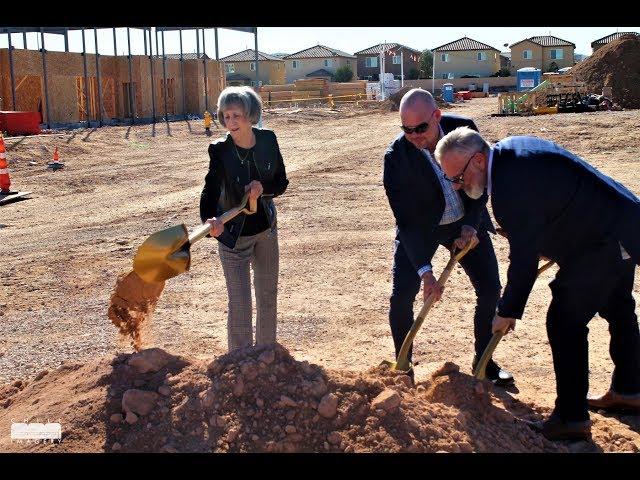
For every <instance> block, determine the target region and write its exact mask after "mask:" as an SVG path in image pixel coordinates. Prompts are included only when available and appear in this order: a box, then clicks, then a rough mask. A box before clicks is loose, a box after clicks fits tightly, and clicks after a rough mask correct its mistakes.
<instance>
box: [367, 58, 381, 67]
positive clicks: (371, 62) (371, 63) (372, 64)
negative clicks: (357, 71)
mask: <svg viewBox="0 0 640 480" xmlns="http://www.w3.org/2000/svg"><path fill="white" fill-rule="evenodd" d="M364 64H365V66H366V67H369V68H376V67H377V66H378V57H367V58H366V59H365V63H364Z"/></svg>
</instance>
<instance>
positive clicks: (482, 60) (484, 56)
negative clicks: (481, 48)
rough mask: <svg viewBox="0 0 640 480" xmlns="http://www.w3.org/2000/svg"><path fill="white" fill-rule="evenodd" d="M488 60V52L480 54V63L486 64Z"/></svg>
mask: <svg viewBox="0 0 640 480" xmlns="http://www.w3.org/2000/svg"><path fill="white" fill-rule="evenodd" d="M486 59H487V54H486V52H478V61H479V62H484V61H485V60H486Z"/></svg>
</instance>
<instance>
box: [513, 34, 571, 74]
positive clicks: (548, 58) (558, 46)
mask: <svg viewBox="0 0 640 480" xmlns="http://www.w3.org/2000/svg"><path fill="white" fill-rule="evenodd" d="M509 48H511V73H512V74H514V75H515V72H516V71H517V70H519V69H520V68H524V67H534V68H539V69H540V70H542V72H549V71H553V70H554V69H553V68H552V67H553V65H552V64H555V65H556V66H557V69H555V70H558V69H560V68H564V67H573V65H574V64H575V62H574V59H573V54H574V52H575V49H576V46H575V44H574V43H571V42H569V41H567V40H563V39H561V38H558V37H553V36H550V35H545V36H541V37H530V38H527V39H525V40H520V41H519V42H516V43H514V44H512V45H510V46H509Z"/></svg>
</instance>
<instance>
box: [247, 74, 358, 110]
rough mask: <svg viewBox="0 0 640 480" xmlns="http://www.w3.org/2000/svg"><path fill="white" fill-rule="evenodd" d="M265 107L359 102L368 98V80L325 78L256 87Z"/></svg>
mask: <svg viewBox="0 0 640 480" xmlns="http://www.w3.org/2000/svg"><path fill="white" fill-rule="evenodd" d="M256 90H257V91H258V93H259V94H260V97H261V98H262V102H263V103H264V105H265V107H284V106H289V105H292V104H301V103H302V104H306V105H310V104H328V105H330V106H333V105H335V104H338V103H357V102H360V101H364V100H366V98H367V81H366V80H357V81H355V82H344V83H338V82H330V81H328V80H327V79H324V78H310V79H300V80H296V81H295V82H294V83H289V84H285V85H265V86H262V87H259V88H257V89H256Z"/></svg>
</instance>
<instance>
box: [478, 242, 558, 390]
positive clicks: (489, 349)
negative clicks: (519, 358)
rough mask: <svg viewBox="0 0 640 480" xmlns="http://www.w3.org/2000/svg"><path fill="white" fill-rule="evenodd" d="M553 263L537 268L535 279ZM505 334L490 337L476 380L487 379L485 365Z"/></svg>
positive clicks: (481, 358)
mask: <svg viewBox="0 0 640 480" xmlns="http://www.w3.org/2000/svg"><path fill="white" fill-rule="evenodd" d="M498 233H499V234H500V235H504V233H500V232H498ZM554 263H556V262H554V261H553V260H549V261H547V263H545V264H544V265H543V266H541V267H540V268H538V273H537V274H536V278H538V277H539V276H540V275H541V274H542V272H544V271H545V270H548V269H549V268H551V266H552V265H553V264H554ZM505 333H506V332H496V333H494V334H493V337H491V340H490V341H489V344H488V345H487V347H486V348H485V349H484V352H483V353H482V356H481V357H480V360H479V361H478V364H477V365H476V368H474V369H473V376H474V377H476V378H477V379H478V380H484V379H485V378H487V364H488V363H489V360H490V359H491V357H492V356H493V352H494V350H495V349H496V347H497V346H498V343H500V340H502V337H503V336H504V335H505Z"/></svg>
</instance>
